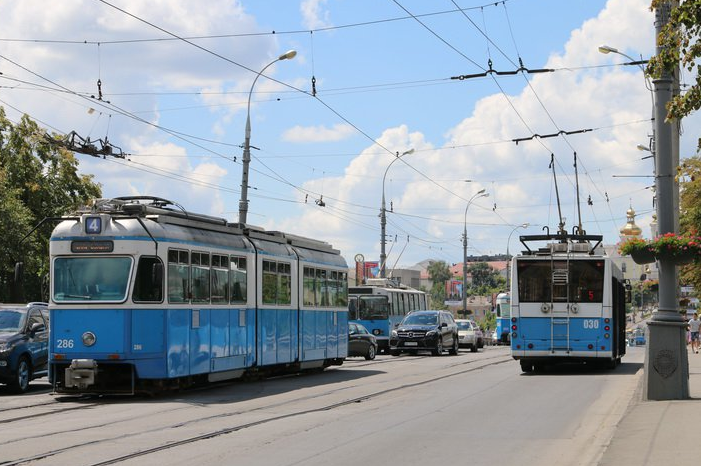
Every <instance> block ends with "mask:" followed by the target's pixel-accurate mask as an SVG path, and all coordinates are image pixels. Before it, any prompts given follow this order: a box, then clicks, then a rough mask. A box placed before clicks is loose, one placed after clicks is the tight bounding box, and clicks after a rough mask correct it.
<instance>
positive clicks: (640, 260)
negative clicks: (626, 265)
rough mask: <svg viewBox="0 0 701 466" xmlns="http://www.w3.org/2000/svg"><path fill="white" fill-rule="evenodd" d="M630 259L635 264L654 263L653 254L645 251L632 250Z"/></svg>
mask: <svg viewBox="0 0 701 466" xmlns="http://www.w3.org/2000/svg"><path fill="white" fill-rule="evenodd" d="M630 257H632V258H633V262H635V263H636V264H651V263H653V262H655V253H654V251H650V250H647V249H640V250H634V251H631V252H630Z"/></svg>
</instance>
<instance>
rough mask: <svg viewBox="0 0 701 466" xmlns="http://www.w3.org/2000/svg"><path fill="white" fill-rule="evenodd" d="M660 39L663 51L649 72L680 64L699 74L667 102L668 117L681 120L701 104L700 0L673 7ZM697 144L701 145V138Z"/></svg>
mask: <svg viewBox="0 0 701 466" xmlns="http://www.w3.org/2000/svg"><path fill="white" fill-rule="evenodd" d="M668 3H669V0H652V3H651V8H653V9H658V8H663V7H664V6H665V5H667V4H668ZM657 43H658V45H659V46H660V48H661V51H660V53H659V54H658V55H655V56H654V57H652V58H651V59H650V61H649V63H648V68H647V72H648V74H649V75H650V76H652V77H653V78H659V77H660V76H662V75H663V73H664V72H667V73H674V72H675V71H676V69H677V67H678V66H681V67H683V68H685V69H686V70H688V71H689V72H690V73H692V74H694V72H695V74H696V79H695V83H694V84H693V85H691V86H690V87H688V88H687V89H686V92H684V93H680V94H679V95H676V96H674V98H673V99H672V100H671V101H670V102H669V104H668V105H667V118H668V119H674V118H676V119H680V120H681V119H682V118H683V117H685V116H689V115H690V114H692V113H693V112H695V111H696V110H698V109H699V108H701V73H699V71H701V64H700V61H699V59H701V0H684V1H683V2H681V3H680V4H679V5H678V6H676V7H675V8H672V9H671V12H670V18H669V22H668V23H667V24H666V25H665V26H664V27H663V28H662V30H661V32H660V34H659V37H658V38H657ZM697 145H698V147H699V149H701V138H699V140H698V144H697Z"/></svg>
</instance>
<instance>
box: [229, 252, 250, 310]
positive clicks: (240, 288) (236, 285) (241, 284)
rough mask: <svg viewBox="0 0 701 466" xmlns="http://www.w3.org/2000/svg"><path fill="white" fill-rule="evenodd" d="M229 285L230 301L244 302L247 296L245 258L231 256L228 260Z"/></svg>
mask: <svg viewBox="0 0 701 466" xmlns="http://www.w3.org/2000/svg"><path fill="white" fill-rule="evenodd" d="M229 266H230V267H231V270H229V286H230V287H231V302H232V303H245V302H246V299H247V298H248V294H247V292H246V290H247V287H246V277H247V274H246V258H245V257H234V256H231V260H230V261H229Z"/></svg>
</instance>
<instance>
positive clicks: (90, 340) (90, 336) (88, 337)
mask: <svg viewBox="0 0 701 466" xmlns="http://www.w3.org/2000/svg"><path fill="white" fill-rule="evenodd" d="M82 338H83V344H84V345H85V346H92V345H94V344H95V342H96V341H97V337H95V334H94V333H92V332H85V333H84V334H83V337H82Z"/></svg>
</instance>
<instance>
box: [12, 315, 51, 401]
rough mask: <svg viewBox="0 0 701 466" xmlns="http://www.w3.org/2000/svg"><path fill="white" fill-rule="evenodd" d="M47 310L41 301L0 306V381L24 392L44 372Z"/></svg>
mask: <svg viewBox="0 0 701 466" xmlns="http://www.w3.org/2000/svg"><path fill="white" fill-rule="evenodd" d="M48 363H49V310H48V308H47V306H46V304H44V303H29V304H15V305H10V304H3V305H1V306H0V383H4V384H7V385H8V386H9V387H10V389H11V390H12V391H15V392H18V393H24V392H26V391H27V389H28V388H29V381H30V380H32V379H36V378H38V377H43V376H45V375H46V374H47V373H48Z"/></svg>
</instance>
